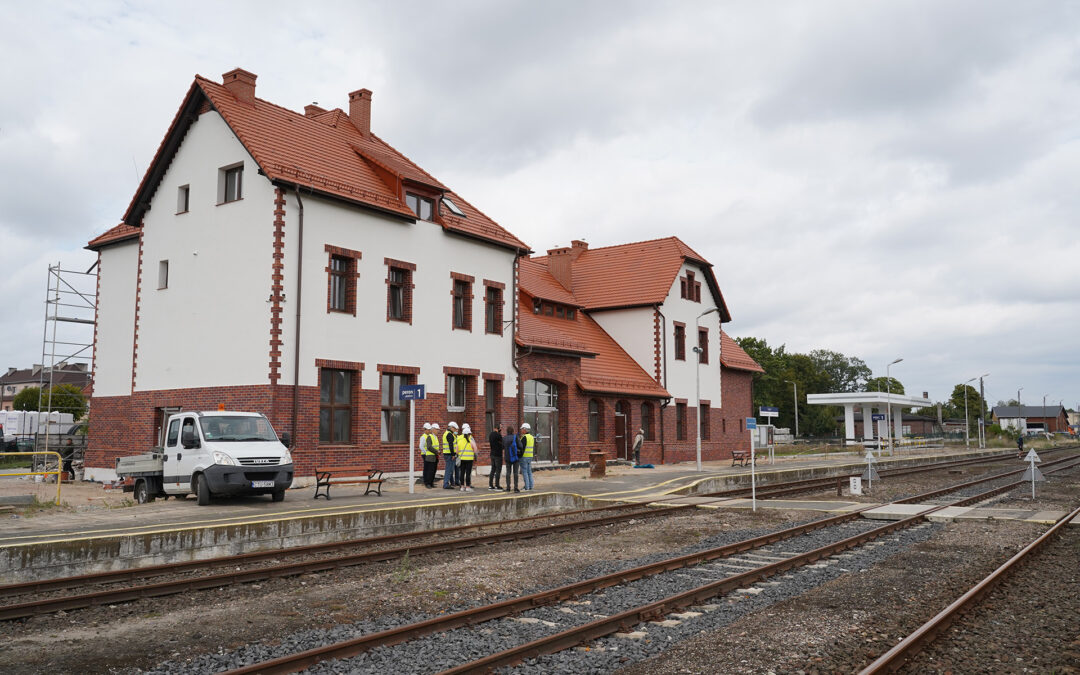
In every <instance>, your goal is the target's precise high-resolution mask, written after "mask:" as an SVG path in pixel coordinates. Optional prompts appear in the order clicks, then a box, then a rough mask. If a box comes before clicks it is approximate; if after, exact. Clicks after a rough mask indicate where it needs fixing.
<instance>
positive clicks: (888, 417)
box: [863, 357, 904, 457]
mask: <svg viewBox="0 0 1080 675" xmlns="http://www.w3.org/2000/svg"><path fill="white" fill-rule="evenodd" d="M903 360H904V359H903V357H901V358H898V359H896V360H895V361H893V362H892V363H890V364H889V365H887V366H885V393H886V394H888V397H889V403H888V404H887V405H886V406H885V427H886V429H885V435H886V436H888V437H889V456H890V457H892V434H893V432H892V378H891V377H889V369H890V368H892V367H893V366H895V365H896V364H898V363H900V362H901V361H903ZM878 391H881V390H880V389H879V390H878ZM863 424H866V420H863ZM879 454H880V453H879Z"/></svg>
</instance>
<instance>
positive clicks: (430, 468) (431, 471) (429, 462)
mask: <svg viewBox="0 0 1080 675" xmlns="http://www.w3.org/2000/svg"><path fill="white" fill-rule="evenodd" d="M438 449H439V439H438V438H436V437H435V434H434V433H433V432H432V427H431V424H429V423H426V422H425V423H424V433H423V434H421V435H420V458H421V459H423V460H424V487H426V488H428V489H431V488H433V487H435V470H436V469H438V468H439V455H438V454H437V453H436V451H437V450H438Z"/></svg>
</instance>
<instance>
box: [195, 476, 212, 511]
mask: <svg viewBox="0 0 1080 675" xmlns="http://www.w3.org/2000/svg"><path fill="white" fill-rule="evenodd" d="M195 497H196V499H197V500H198V503H199V506H206V505H207V504H209V503H210V486H209V485H207V484H206V476H204V475H202V474H201V473H200V474H199V475H198V476H196V477H195Z"/></svg>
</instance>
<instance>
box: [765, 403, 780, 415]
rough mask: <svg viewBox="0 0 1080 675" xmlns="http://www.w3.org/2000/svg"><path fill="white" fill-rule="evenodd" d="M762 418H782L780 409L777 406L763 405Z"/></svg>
mask: <svg viewBox="0 0 1080 675" xmlns="http://www.w3.org/2000/svg"><path fill="white" fill-rule="evenodd" d="M761 416H762V417H779V416H780V408H777V407H776V406H771V405H763V406H761Z"/></svg>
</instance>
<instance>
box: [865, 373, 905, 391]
mask: <svg viewBox="0 0 1080 675" xmlns="http://www.w3.org/2000/svg"><path fill="white" fill-rule="evenodd" d="M886 382H888V386H886ZM865 391H888V392H891V393H893V394H903V393H904V385H903V384H901V383H900V380H898V379H896V378H895V377H889V378H888V379H887V380H886V378H884V377H873V378H870V379H869V380H867V381H866V389H865Z"/></svg>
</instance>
